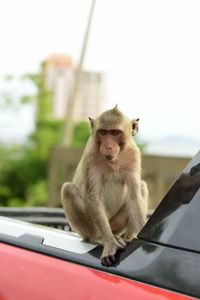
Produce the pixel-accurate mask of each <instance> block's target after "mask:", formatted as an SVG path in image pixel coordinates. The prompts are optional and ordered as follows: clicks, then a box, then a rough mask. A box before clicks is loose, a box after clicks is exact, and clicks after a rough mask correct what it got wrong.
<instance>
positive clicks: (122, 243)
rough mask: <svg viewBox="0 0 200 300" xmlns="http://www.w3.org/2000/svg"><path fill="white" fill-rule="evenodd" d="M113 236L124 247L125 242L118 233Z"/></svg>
mask: <svg viewBox="0 0 200 300" xmlns="http://www.w3.org/2000/svg"><path fill="white" fill-rule="evenodd" d="M114 237H115V239H116V241H117V242H118V243H119V244H120V245H121V246H123V247H126V242H125V241H124V239H123V238H121V237H120V236H119V235H115V236H114Z"/></svg>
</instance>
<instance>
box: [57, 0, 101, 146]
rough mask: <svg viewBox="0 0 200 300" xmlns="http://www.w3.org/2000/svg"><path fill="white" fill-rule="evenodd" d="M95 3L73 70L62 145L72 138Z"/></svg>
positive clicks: (65, 144)
mask: <svg viewBox="0 0 200 300" xmlns="http://www.w3.org/2000/svg"><path fill="white" fill-rule="evenodd" d="M95 3H96V0H92V4H91V8H90V14H89V17H88V22H87V27H86V31H85V36H84V40H83V45H82V49H81V55H80V59H79V64H78V68H77V70H76V72H75V79H74V85H73V88H72V91H71V95H70V97H69V101H68V105H67V114H66V117H65V118H66V119H65V124H64V132H63V138H62V146H64V147H69V146H70V142H71V138H72V131H73V125H74V109H75V106H76V98H77V92H78V89H79V85H80V79H81V74H82V67H83V61H84V58H85V52H86V48H87V43H88V37H89V33H90V27H91V22H92V17H93V12H94V7H95Z"/></svg>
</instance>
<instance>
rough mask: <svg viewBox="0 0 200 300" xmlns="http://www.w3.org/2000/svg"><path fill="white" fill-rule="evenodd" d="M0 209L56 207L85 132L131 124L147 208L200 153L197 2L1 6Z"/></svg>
mask: <svg viewBox="0 0 200 300" xmlns="http://www.w3.org/2000/svg"><path fill="white" fill-rule="evenodd" d="M0 6H1V9H0V36H1V47H0V206H20V207H22V206H49V207H60V206H61V202H60V187H61V185H62V184H63V182H64V181H66V180H71V179H72V176H73V172H74V170H75V168H76V166H77V163H78V161H79V159H80V157H81V153H82V149H83V147H84V145H85V143H86V141H87V139H88V136H89V134H90V130H89V124H88V117H89V116H90V117H96V116H97V115H98V114H100V113H101V112H102V111H104V110H106V109H109V108H112V107H113V106H114V105H115V104H118V106H119V109H120V110H122V111H123V112H124V113H125V114H126V115H127V116H128V117H129V118H140V130H139V134H138V137H137V142H138V145H139V146H140V148H141V150H142V153H143V177H144V178H145V179H146V180H147V182H148V185H149V190H150V201H149V208H150V209H154V208H155V207H156V206H157V204H158V203H159V201H160V200H161V199H162V197H163V196H164V194H165V193H166V192H167V190H168V189H169V187H170V186H171V184H172V183H173V181H174V180H175V178H176V177H177V176H178V175H179V173H180V172H181V171H182V169H183V168H184V167H185V165H186V164H187V162H188V161H189V159H190V158H191V157H192V156H193V155H195V154H196V153H197V152H198V151H199V148H200V135H199V132H200V122H199V112H200V39H199V32H200V18H199V15H200V3H199V1H198V0H196V1H195V0H192V1H191V0H190V1H189V0H173V1H172V0H168V1H162V0H152V1H149V0H143V1H135V0H123V1H122V0H117V1H116V0H115V1H114V0H109V1H106V0H96V1H91V0H84V1H82V0H73V1H72V0H50V1H49V0H48V1H47V0H42V1H39V0H34V1H33V0H29V1H27V0H16V1H12V0H7V1H3V0H0Z"/></svg>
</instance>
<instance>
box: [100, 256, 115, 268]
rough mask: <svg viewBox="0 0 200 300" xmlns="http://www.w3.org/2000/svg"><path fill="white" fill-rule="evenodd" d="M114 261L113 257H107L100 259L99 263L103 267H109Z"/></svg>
mask: <svg viewBox="0 0 200 300" xmlns="http://www.w3.org/2000/svg"><path fill="white" fill-rule="evenodd" d="M115 261H116V258H115V255H114V254H112V255H108V256H104V257H102V258H101V263H102V265H103V266H105V267H109V266H111V265H112V264H113V263H114V262H115Z"/></svg>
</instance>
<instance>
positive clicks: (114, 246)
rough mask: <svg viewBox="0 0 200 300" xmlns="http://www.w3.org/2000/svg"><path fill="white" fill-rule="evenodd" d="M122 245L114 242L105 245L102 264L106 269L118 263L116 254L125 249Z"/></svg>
mask: <svg viewBox="0 0 200 300" xmlns="http://www.w3.org/2000/svg"><path fill="white" fill-rule="evenodd" d="M124 247H125V246H122V245H121V244H120V243H118V242H116V241H114V242H113V243H111V244H108V245H105V246H104V249H103V253H102V255H101V263H102V265H103V266H105V267H109V266H110V265H112V264H113V263H114V262H115V261H116V257H115V254H116V253H117V251H118V250H119V249H124Z"/></svg>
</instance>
